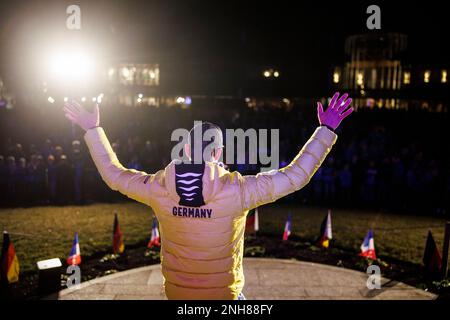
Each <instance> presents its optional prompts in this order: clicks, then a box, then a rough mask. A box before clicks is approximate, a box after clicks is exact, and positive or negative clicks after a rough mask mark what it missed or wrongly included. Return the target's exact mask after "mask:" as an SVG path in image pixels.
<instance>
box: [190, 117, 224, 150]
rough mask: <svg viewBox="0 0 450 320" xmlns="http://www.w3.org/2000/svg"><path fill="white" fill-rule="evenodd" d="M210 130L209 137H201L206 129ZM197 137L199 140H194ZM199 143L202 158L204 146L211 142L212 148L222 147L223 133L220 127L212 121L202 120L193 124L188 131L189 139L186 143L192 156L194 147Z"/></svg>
mask: <svg viewBox="0 0 450 320" xmlns="http://www.w3.org/2000/svg"><path fill="white" fill-rule="evenodd" d="M208 130H212V132H210V133H213V135H212V136H211V137H207V138H206V137H205V139H204V138H203V135H204V134H205V132H206V131H208ZM196 136H197V137H199V138H200V139H201V141H195V138H196ZM200 143H201V148H202V150H201V157H202V158H203V151H205V149H206V147H207V146H209V145H211V144H213V146H214V148H221V147H223V135H222V129H220V127H219V126H218V125H216V124H214V123H211V122H207V121H205V122H202V123H201V124H197V125H195V126H194V127H193V128H192V129H191V131H189V140H188V144H189V145H190V146H191V157H192V158H194V155H195V148H196V146H199V145H200Z"/></svg>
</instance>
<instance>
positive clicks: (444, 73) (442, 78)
mask: <svg viewBox="0 0 450 320" xmlns="http://www.w3.org/2000/svg"><path fill="white" fill-rule="evenodd" d="M441 82H442V83H447V70H442V73H441Z"/></svg>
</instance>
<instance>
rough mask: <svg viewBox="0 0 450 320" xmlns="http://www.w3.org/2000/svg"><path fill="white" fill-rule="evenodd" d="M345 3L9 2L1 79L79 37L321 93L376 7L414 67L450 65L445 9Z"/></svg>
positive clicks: (117, 52)
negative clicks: (404, 38) (274, 73)
mask: <svg viewBox="0 0 450 320" xmlns="http://www.w3.org/2000/svg"><path fill="white" fill-rule="evenodd" d="M341 2H342V3H341ZM341 2H337V1H335V2H331V1H308V2H306V1H242V0H241V1H178V2H175V1H136V0H134V1H128V0H127V1H125V0H120V1H119V0H99V1H94V0H90V1H64V0H59V1H45V0H42V1H20V0H19V1H17V0H15V1H3V0H2V1H1V2H0V3H1V4H0V14H1V16H0V74H1V75H2V77H3V78H5V79H7V80H8V79H11V78H17V77H20V76H24V73H25V70H24V69H26V66H27V63H28V62H29V61H30V60H32V59H33V52H35V50H37V48H38V47H39V45H40V44H41V43H42V42H45V41H49V39H50V40H51V39H55V40H54V42H57V41H58V39H64V38H67V37H73V36H74V32H78V34H77V35H76V36H78V37H80V38H85V39H89V41H90V42H91V43H95V45H96V46H98V47H100V48H101V50H102V51H101V52H102V53H101V54H102V56H103V57H104V58H105V59H112V60H121V59H135V60H139V59H140V60H143V61H145V60H152V59H154V60H164V61H168V62H169V63H170V64H173V65H174V66H179V65H182V64H193V65H195V64H202V65H207V67H203V69H205V68H208V66H210V68H211V70H212V71H211V72H217V76H218V78H219V79H220V77H221V74H220V72H221V70H222V69H228V70H230V69H231V70H232V69H233V68H234V67H236V68H237V67H238V66H239V68H241V67H242V66H243V67H244V68H245V67H246V66H250V65H274V66H277V67H279V68H281V70H282V72H283V74H287V75H289V74H290V75H291V76H289V77H286V78H287V82H285V83H284V85H286V86H301V87H302V88H304V90H308V91H311V90H313V91H314V90H316V88H317V87H323V86H326V84H327V83H328V79H327V78H328V77H329V70H330V68H331V67H332V66H333V65H335V64H340V63H342V62H343V61H344V39H345V37H346V36H348V35H351V34H355V33H362V32H373V31H370V30H367V28H366V19H367V17H368V15H367V14H366V8H367V6H368V5H370V4H377V5H379V6H380V7H381V14H382V31H384V32H403V33H406V34H407V35H408V36H409V52H408V54H409V59H410V60H411V61H412V62H414V63H416V64H439V65H442V64H444V65H448V64H449V62H450V61H449V60H450V59H449V57H450V50H449V45H448V39H449V35H450V32H449V30H450V21H449V20H448V15H449V14H450V12H449V11H448V10H447V9H446V5H445V2H444V1H426V2H421V4H418V3H417V2H413V1H345V2H344V1H341ZM69 4H79V5H80V6H81V10H82V27H83V29H82V30H81V31H67V30H66V29H65V19H66V14H65V8H66V7H67V5H69ZM425 4H426V5H425ZM217 65H218V66H223V68H222V69H221V68H220V67H215V66H217ZM205 71H206V72H207V70H202V72H205ZM293 75H294V76H293ZM16 76H17V77H16ZM193 77H194V78H193V79H191V80H193V81H195V80H196V79H195V75H194V76H193ZM223 77H227V76H226V75H225V74H224V75H223ZM186 79H188V78H186Z"/></svg>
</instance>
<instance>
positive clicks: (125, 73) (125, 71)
mask: <svg viewBox="0 0 450 320" xmlns="http://www.w3.org/2000/svg"><path fill="white" fill-rule="evenodd" d="M130 74H131V71H130V69H128V68H127V67H124V68H122V75H123V76H124V78H127V79H128V78H129V77H130Z"/></svg>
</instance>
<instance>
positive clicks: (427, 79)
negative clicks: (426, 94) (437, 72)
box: [423, 70, 431, 83]
mask: <svg viewBox="0 0 450 320" xmlns="http://www.w3.org/2000/svg"><path fill="white" fill-rule="evenodd" d="M430 76H431V72H430V70H427V71H425V72H424V73H423V82H425V83H429V82H430Z"/></svg>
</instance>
